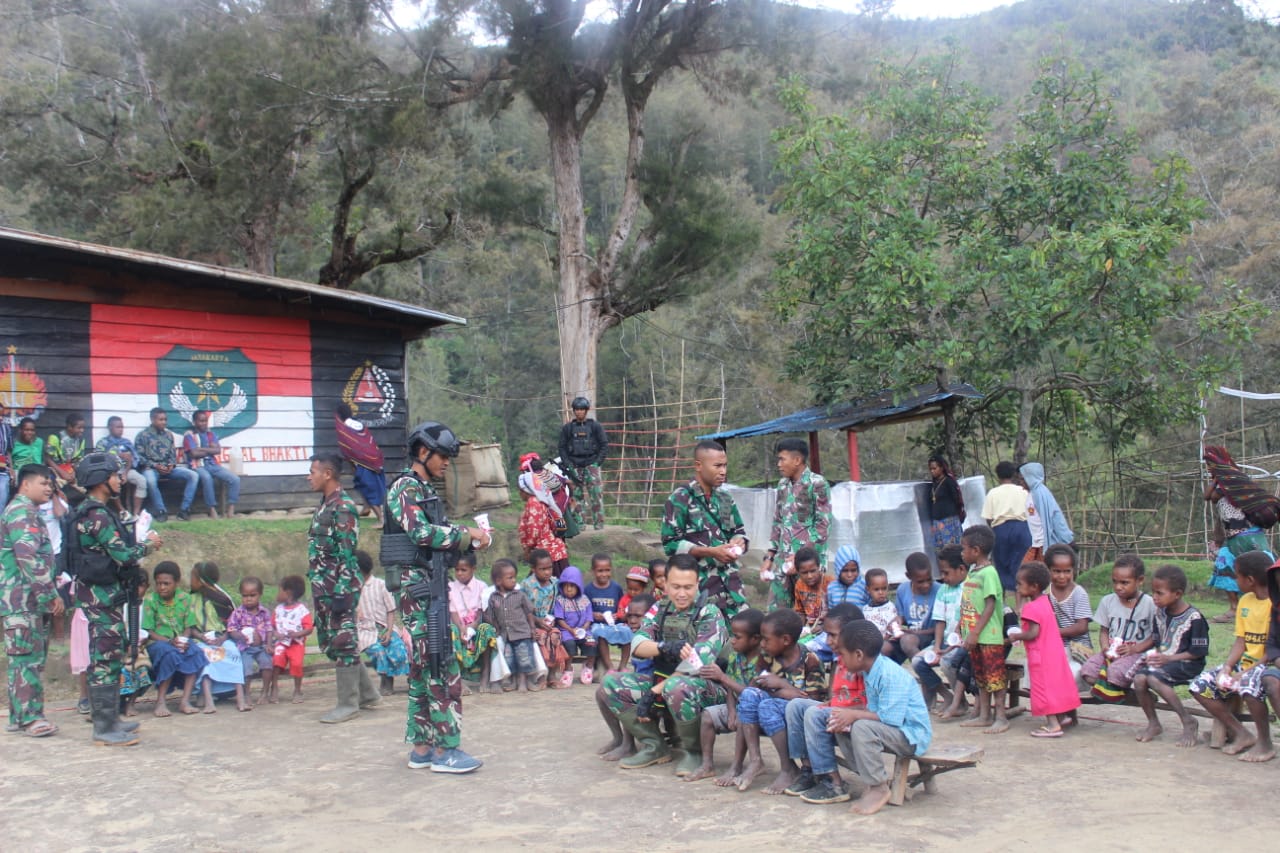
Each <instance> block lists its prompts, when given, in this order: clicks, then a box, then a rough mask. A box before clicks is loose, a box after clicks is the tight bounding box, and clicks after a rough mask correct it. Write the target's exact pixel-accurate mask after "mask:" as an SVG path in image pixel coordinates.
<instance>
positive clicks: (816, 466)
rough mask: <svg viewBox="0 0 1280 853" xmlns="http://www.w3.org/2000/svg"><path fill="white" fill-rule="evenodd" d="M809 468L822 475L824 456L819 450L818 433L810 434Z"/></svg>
mask: <svg viewBox="0 0 1280 853" xmlns="http://www.w3.org/2000/svg"><path fill="white" fill-rule="evenodd" d="M809 468H810V469H811V470H812V471H813V473H815V474H821V473H822V456H821V454H820V453H819V448H818V433H816V432H811V433H809Z"/></svg>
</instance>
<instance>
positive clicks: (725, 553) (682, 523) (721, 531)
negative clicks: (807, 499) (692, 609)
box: [662, 441, 747, 619]
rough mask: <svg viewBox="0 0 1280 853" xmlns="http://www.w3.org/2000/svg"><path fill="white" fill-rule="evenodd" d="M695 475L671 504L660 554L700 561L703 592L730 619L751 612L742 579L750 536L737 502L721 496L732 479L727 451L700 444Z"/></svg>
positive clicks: (673, 496)
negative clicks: (742, 560)
mask: <svg viewBox="0 0 1280 853" xmlns="http://www.w3.org/2000/svg"><path fill="white" fill-rule="evenodd" d="M693 474H694V478H693V479H692V480H690V481H689V482H688V483H686V484H685V485H683V486H680V487H679V488H677V489H676V490H675V491H674V492H672V493H671V497H669V498H667V505H666V508H665V509H664V511H663V513H662V549H663V550H664V551H665V552H666V554H667V556H668V557H670V556H673V555H675V554H690V555H692V556H693V557H694V558H695V559H697V561H698V578H699V588H700V589H701V590H702V592H704V593H706V595H707V598H708V599H709V600H710V601H712V602H714V603H715V604H716V605H717V606H718V607H719V608H720V609H721V610H722V611H723V612H724V615H725V618H726V619H729V618H732V617H733V616H734V614H736V613H739V612H741V611H742V610H745V609H746V607H747V598H746V596H745V595H744V594H743V590H742V578H741V577H740V576H739V574H738V558H739V557H741V556H742V555H743V554H744V553H746V550H747V531H746V529H745V528H744V527H743V526H742V516H741V515H740V514H739V513H738V507H737V505H736V504H734V502H733V498H732V497H730V496H729V495H728V494H727V493H725V492H722V491H720V487H721V486H723V485H724V482H725V478H726V477H727V475H728V457H727V456H726V455H725V452H724V448H723V447H721V446H720V445H719V444H718V443H716V442H714V441H702V442H699V443H698V446H697V447H695V448H694V450H693Z"/></svg>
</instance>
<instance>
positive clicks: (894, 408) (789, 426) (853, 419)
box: [698, 382, 982, 439]
mask: <svg viewBox="0 0 1280 853" xmlns="http://www.w3.org/2000/svg"><path fill="white" fill-rule="evenodd" d="M956 398H961V399H973V400H980V399H982V394H981V393H979V392H978V389H976V388H974V387H973V386H972V385H968V384H966V383H963V382H953V383H952V384H951V385H950V386H948V387H947V388H946V390H942V389H939V388H938V386H937V385H932V384H931V385H921V386H919V387H917V388H915V389H913V390H912V391H911V392H910V393H909V394H908V395H907V396H905V397H902V398H900V399H896V400H895V398H894V395H893V392H892V391H881V392H880V393H879V394H876V395H874V396H872V397H865V398H863V399H861V400H858V401H857V402H854V403H832V404H830V405H827V406H811V407H810V408H808V409H801V410H800V411H798V412H793V413H791V414H789V415H783V416H782V417H780V418H774V419H773V420H771V421H765V422H763V423H758V424H755V425H753V426H746V427H739V428H738V429H731V430H725V431H724V432H717V433H714V434H712V435H701V436H698V438H700V439H703V438H709V439H726V438H747V437H750V436H755V435H777V434H779V433H785V432H816V431H818V430H824V429H852V428H854V427H859V426H861V427H868V426H875V425H877V424H886V423H894V422H898V421H904V420H915V419H917V418H923V417H931V416H933V415H937V414H940V413H941V412H942V408H943V404H944V403H946V402H947V401H948V400H952V399H956Z"/></svg>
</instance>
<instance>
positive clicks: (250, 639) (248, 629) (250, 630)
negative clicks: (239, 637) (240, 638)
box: [240, 625, 253, 645]
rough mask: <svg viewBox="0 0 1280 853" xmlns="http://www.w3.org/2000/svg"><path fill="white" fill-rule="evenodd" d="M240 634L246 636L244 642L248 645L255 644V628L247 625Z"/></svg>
mask: <svg viewBox="0 0 1280 853" xmlns="http://www.w3.org/2000/svg"><path fill="white" fill-rule="evenodd" d="M240 633H241V634H243V635H244V641H245V642H246V643H249V644H250V645H252V644H253V628H251V627H250V626H248V625H246V626H244V627H243V628H241V629H240Z"/></svg>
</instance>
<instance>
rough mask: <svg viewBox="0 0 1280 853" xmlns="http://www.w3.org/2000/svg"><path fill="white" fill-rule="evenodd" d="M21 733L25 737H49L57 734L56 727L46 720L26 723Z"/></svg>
mask: <svg viewBox="0 0 1280 853" xmlns="http://www.w3.org/2000/svg"><path fill="white" fill-rule="evenodd" d="M22 733H23V734H24V735H26V736H27V737H49V735H56V734H57V733H58V727H57V726H55V725H54V724H53V723H51V722H49V721H48V720H36V721H35V722H34V723H28V724H27V726H26V727H25V728H23V730H22Z"/></svg>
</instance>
